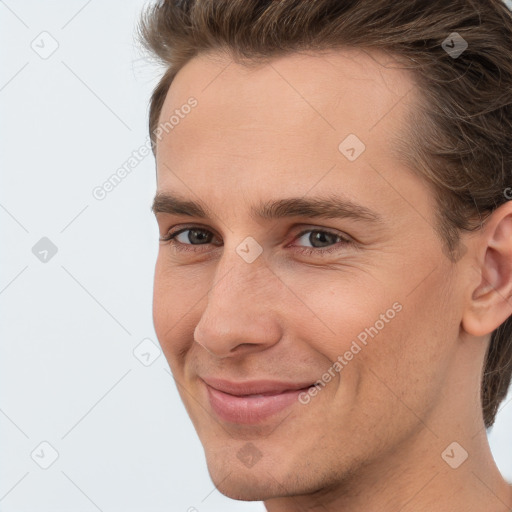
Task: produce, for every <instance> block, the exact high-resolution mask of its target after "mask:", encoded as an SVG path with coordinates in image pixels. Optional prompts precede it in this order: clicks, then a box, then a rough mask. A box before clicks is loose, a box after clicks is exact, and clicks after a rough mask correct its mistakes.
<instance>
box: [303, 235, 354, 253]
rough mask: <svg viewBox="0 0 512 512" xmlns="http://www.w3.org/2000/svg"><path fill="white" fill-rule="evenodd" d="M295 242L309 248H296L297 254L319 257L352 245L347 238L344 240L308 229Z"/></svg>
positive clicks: (340, 237) (338, 236) (337, 236)
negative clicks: (317, 255)
mask: <svg viewBox="0 0 512 512" xmlns="http://www.w3.org/2000/svg"><path fill="white" fill-rule="evenodd" d="M296 240H298V241H302V242H303V243H306V244H309V246H308V245H306V246H302V247H298V248H297V249H298V252H300V253H303V254H319V255H323V254H325V253H327V254H328V253H332V252H333V251H337V250H340V249H341V248H342V247H343V246H345V245H349V244H352V243H353V242H352V241H351V240H349V238H348V237H347V238H345V237H343V236H341V235H339V234H337V233H332V232H330V231H326V230H323V229H308V230H305V231H302V232H301V233H300V234H299V235H298V237H297V238H296ZM326 247H327V248H326Z"/></svg>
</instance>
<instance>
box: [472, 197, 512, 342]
mask: <svg viewBox="0 0 512 512" xmlns="http://www.w3.org/2000/svg"><path fill="white" fill-rule="evenodd" d="M474 242H475V243H476V252H475V254H476V255H477V256H476V267H475V270H476V271H477V276H478V278H477V285H476V286H474V285H473V289H472V290H470V298H469V303H468V305H467V307H466V308H465V310H464V314H463V317H462V328H463V329H464V330H465V331H466V332H467V333H469V334H472V335H473V336H485V335H487V334H490V333H492V332H493V331H494V330H495V329H497V328H498V327H499V326H500V325H501V324H502V323H503V322H504V321H505V320H506V319H507V318H508V317H509V316H510V315H512V201H508V202H507V203H505V204H503V205H501V206H500V207H499V208H497V209H496V210H495V211H494V212H493V213H492V215H490V216H489V217H488V218H487V219H486V221H485V223H484V227H483V228H481V231H480V233H479V234H478V235H477V237H476V239H475V240H474Z"/></svg>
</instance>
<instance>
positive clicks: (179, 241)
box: [160, 226, 354, 256]
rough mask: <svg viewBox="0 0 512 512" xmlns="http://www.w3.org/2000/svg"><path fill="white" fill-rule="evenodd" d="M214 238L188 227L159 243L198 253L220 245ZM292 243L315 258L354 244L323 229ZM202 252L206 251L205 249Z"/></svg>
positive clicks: (298, 249) (302, 234) (161, 238)
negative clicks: (209, 246) (166, 243)
mask: <svg viewBox="0 0 512 512" xmlns="http://www.w3.org/2000/svg"><path fill="white" fill-rule="evenodd" d="M215 238H216V237H215V234H214V233H212V231H210V230H209V229H205V228H201V227H199V226H189V227H185V228H181V229H179V230H176V231H174V232H172V231H170V232H169V233H168V234H167V235H165V236H162V237H160V241H161V242H168V243H169V244H170V245H171V246H172V247H173V248H174V249H175V250H177V251H195V252H199V251H202V250H203V248H200V247H198V246H201V245H204V246H207V245H209V244H212V245H215V246H220V245H222V242H219V241H215ZM294 241H298V242H299V243H302V244H309V245H303V246H301V245H295V244H293V245H291V246H288V247H292V248H293V250H294V251H295V252H298V253H301V254H308V255H315V256H316V255H319V256H322V255H325V254H329V253H332V252H333V251H338V250H341V249H342V248H343V247H344V246H346V245H353V244H354V242H353V241H352V240H351V239H350V238H348V237H343V236H341V235H340V234H338V233H333V232H331V231H327V230H325V229H307V230H304V231H302V232H301V233H299V235H297V236H296V237H295V239H294ZM204 250H206V247H205V248H204Z"/></svg>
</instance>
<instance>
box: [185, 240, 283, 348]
mask: <svg viewBox="0 0 512 512" xmlns="http://www.w3.org/2000/svg"><path fill="white" fill-rule="evenodd" d="M279 295H280V290H279V279H277V278H276V276H275V275H274V274H273V272H272V271H270V270H269V269H268V267H267V266H266V264H265V262H264V260H263V255H260V256H259V257H258V258H257V259H256V260H255V261H253V262H252V263H247V262H246V261H244V260H243V259H242V258H241V257H240V256H239V255H238V254H237V253H236V251H235V249H232V250H231V251H228V250H226V247H224V253H223V255H222V258H221V260H220V261H219V263H218V265H217V268H216V271H215V273H214V279H213V281H212V286H211V288H210V291H209V292H208V295H207V303H206V307H205V309H204V311H203V314H202V315H201V318H200V320H199V322H198V324H197V325H196V328H195V330H194V339H195V341H196V342H197V343H199V344H200V345H202V346H203V347H204V348H205V349H206V350H207V351H208V352H210V353H211V354H212V355H215V356H216V357H218V358H225V357H233V355H235V354H236V355H245V354H248V353H252V352H257V351H261V350H265V349H268V348H270V347H271V346H272V345H274V344H276V343H277V342H278V341H279V339H280V338H281V336H282V332H281V328H280V325H279V322H278V317H277V311H276V310H275V309H274V308H273V306H275V305H276V301H279Z"/></svg>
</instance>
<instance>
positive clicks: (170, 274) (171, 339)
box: [153, 253, 204, 368]
mask: <svg viewBox="0 0 512 512" xmlns="http://www.w3.org/2000/svg"><path fill="white" fill-rule="evenodd" d="M203 295H204V293H203V292H202V291H201V290H200V289H198V287H196V286H191V284H190V275H189V272H188V271H186V270H185V271H180V270H179V269H176V268H174V269H173V270H172V271H171V270H170V266H169V265H168V264H167V262H166V261H165V255H162V254H161V253H159V256H158V259H157V262H156V266H155V275H154V283H153V325H154V328H155V333H156V335H157V338H158V341H159V343H160V345H161V347H162V350H163V351H164V354H165V356H166V358H167V361H168V362H169V365H170V366H171V368H174V366H175V364H174V362H175V360H177V359H178V358H181V357H182V355H183V354H184V353H185V352H186V351H187V349H188V348H189V346H190V344H191V343H192V341H193V340H192V338H191V336H192V333H193V332H194V327H195V323H197V321H196V320H194V311H195V308H199V307H200V306H201V301H200V298H201V297H202V296H203Z"/></svg>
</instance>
